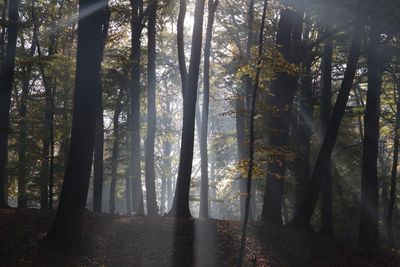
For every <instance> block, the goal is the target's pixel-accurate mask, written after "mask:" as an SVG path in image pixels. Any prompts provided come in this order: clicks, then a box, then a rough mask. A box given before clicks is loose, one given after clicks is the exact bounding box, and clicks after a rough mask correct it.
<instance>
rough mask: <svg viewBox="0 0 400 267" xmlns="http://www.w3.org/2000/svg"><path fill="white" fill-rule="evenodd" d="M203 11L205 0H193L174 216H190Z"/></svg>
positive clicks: (173, 207) (172, 210)
mask: <svg viewBox="0 0 400 267" xmlns="http://www.w3.org/2000/svg"><path fill="white" fill-rule="evenodd" d="M203 14H204V0H196V5H195V10H194V25H193V35H192V51H191V55H190V66H189V72H188V77H187V85H186V88H185V89H184V90H183V91H184V101H183V127H182V140H181V152H180V160H179V170H178V178H177V182H176V190H175V196H174V201H173V204H172V209H171V211H170V214H171V215H174V216H177V217H191V214H190V210H189V191H190V178H191V173H192V163H193V143H194V124H195V115H196V112H195V111H196V98H197V83H198V79H199V69H200V57H201V44H202V33H203Z"/></svg>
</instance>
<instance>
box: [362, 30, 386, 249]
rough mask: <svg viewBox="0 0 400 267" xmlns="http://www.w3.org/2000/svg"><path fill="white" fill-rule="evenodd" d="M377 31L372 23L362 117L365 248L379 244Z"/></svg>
mask: <svg viewBox="0 0 400 267" xmlns="http://www.w3.org/2000/svg"><path fill="white" fill-rule="evenodd" d="M379 44H380V32H379V26H378V25H377V24H374V25H371V29H370V33H369V47H368V91H367V103H366V108H365V117H364V141H363V161H362V177H361V214H360V227H359V237H358V244H359V245H360V247H362V248H364V249H367V250H374V249H376V248H378V247H379V225H378V222H379V216H378V206H379V205H378V203H379V195H378V177H377V158H378V141H379V113H380V104H379V101H380V93H381V86H382V69H381V68H382V63H381V57H380V52H379Z"/></svg>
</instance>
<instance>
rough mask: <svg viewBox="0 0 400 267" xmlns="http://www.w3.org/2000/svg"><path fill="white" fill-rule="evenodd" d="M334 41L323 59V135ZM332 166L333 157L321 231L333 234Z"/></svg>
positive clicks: (327, 173)
mask: <svg viewBox="0 0 400 267" xmlns="http://www.w3.org/2000/svg"><path fill="white" fill-rule="evenodd" d="M332 54H333V50H332V41H327V42H326V43H325V47H324V56H323V59H322V96H321V135H322V136H325V135H326V131H327V127H328V123H329V118H330V116H331V105H332V103H331V101H332V100H331V99H332V96H331V95H332ZM331 169H332V166H331V159H330V158H329V161H328V163H327V168H326V169H325V174H324V176H325V179H324V181H323V184H322V196H321V231H320V232H321V233H322V234H324V235H328V236H333V225H332V171H331Z"/></svg>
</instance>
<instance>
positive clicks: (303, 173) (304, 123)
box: [293, 23, 313, 214]
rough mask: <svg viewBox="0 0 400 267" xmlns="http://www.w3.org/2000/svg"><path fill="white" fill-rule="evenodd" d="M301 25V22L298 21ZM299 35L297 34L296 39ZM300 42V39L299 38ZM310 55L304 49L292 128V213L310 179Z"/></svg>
mask: <svg viewBox="0 0 400 267" xmlns="http://www.w3.org/2000/svg"><path fill="white" fill-rule="evenodd" d="M299 24H300V25H301V23H299ZM300 28H301V27H300ZM298 31H299V32H300V34H299V35H301V31H300V30H298ZM309 31H310V30H309V27H307V28H306V30H305V32H304V40H303V42H304V43H306V44H308V43H309V38H308V34H309ZM300 38H301V37H300V36H298V39H300ZM299 42H300V40H299ZM312 61H313V58H312V55H311V51H305V56H304V58H303V60H302V65H303V68H304V69H305V73H304V74H303V76H302V77H301V87H300V92H299V95H298V98H299V100H298V102H299V103H298V115H297V122H296V124H297V125H296V127H295V128H294V129H293V135H294V136H293V139H294V140H295V144H296V146H297V149H298V150H297V155H296V159H295V162H294V172H295V175H296V189H295V190H296V196H295V208H294V214H296V213H297V212H298V210H299V208H300V206H301V204H302V202H303V200H304V195H305V193H306V188H307V184H308V182H309V179H310V173H311V171H310V141H311V135H312V121H313V103H312V102H313V88H312V73H311V65H312Z"/></svg>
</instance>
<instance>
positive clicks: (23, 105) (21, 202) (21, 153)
mask: <svg viewBox="0 0 400 267" xmlns="http://www.w3.org/2000/svg"><path fill="white" fill-rule="evenodd" d="M35 51H36V40H35V39H34V40H32V44H31V47H30V51H29V56H30V57H33V56H34V54H35ZM32 67H33V62H30V63H29V64H27V66H26V67H25V68H24V71H23V81H22V92H21V98H20V104H19V109H18V116H19V122H18V130H19V133H18V208H26V207H27V201H28V199H27V195H26V182H27V181H26V180H27V175H26V173H27V166H26V165H27V162H26V142H27V123H26V114H27V102H28V96H29V90H30V87H29V81H30V79H31V72H32Z"/></svg>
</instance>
